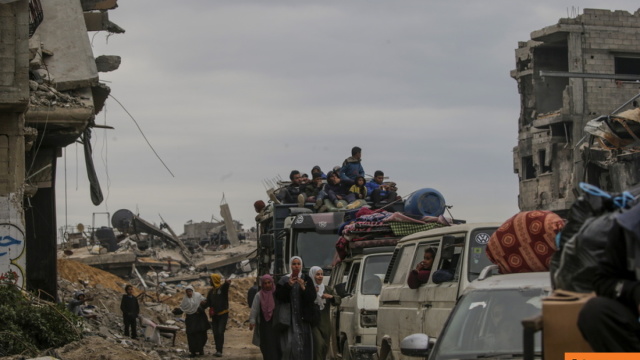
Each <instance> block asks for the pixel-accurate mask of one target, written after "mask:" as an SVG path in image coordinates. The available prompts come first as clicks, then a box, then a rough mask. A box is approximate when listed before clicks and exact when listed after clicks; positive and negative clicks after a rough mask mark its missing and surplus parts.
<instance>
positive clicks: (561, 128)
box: [550, 122, 573, 144]
mask: <svg viewBox="0 0 640 360" xmlns="http://www.w3.org/2000/svg"><path fill="white" fill-rule="evenodd" d="M550 128H551V136H552V137H553V138H562V139H564V141H563V142H565V143H567V144H571V142H572V138H573V137H572V131H573V130H572V129H573V124H572V123H569V122H561V123H558V124H551V126H550ZM555 140H556V141H557V140H558V139H555Z"/></svg>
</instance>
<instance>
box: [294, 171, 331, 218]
mask: <svg viewBox="0 0 640 360" xmlns="http://www.w3.org/2000/svg"><path fill="white" fill-rule="evenodd" d="M323 189H324V179H322V177H321V176H320V174H318V173H316V174H314V175H313V181H312V182H311V183H309V184H307V185H305V186H304V187H303V188H302V192H301V193H300V195H298V206H299V207H304V204H305V203H315V209H316V210H317V209H318V208H319V207H320V206H322V200H323V199H324V198H325V196H326V195H327V194H326V193H325V192H324V190H323Z"/></svg>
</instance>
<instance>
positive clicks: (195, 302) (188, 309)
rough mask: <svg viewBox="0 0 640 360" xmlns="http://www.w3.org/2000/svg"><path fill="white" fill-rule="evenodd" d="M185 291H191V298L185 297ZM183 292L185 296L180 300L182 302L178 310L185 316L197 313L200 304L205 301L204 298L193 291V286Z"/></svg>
mask: <svg viewBox="0 0 640 360" xmlns="http://www.w3.org/2000/svg"><path fill="white" fill-rule="evenodd" d="M187 290H191V291H193V295H192V296H191V297H189V296H187V294H186V291H187ZM184 291H185V295H184V298H182V302H181V303H180V309H182V311H184V312H185V313H186V314H187V315H191V314H195V312H196V311H198V307H199V306H200V303H201V302H202V301H203V300H205V298H204V296H202V294H200V293H199V292H197V291H195V290H194V289H193V286H191V285H189V286H187V287H186V288H184Z"/></svg>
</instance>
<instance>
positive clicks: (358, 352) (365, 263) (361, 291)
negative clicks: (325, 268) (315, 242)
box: [329, 246, 395, 360]
mask: <svg viewBox="0 0 640 360" xmlns="http://www.w3.org/2000/svg"><path fill="white" fill-rule="evenodd" d="M394 249H395V247H394V246H376V247H368V248H364V249H360V250H359V251H358V252H354V253H352V254H351V255H350V256H347V257H346V258H345V259H344V260H343V261H341V262H340V263H338V264H337V265H336V266H335V267H334V268H333V273H332V276H331V280H330V282H329V285H330V286H333V287H334V288H335V289H336V292H337V293H338V295H340V297H341V299H342V300H341V303H340V305H339V306H332V308H331V321H332V323H331V325H332V329H331V346H330V349H329V355H330V356H331V357H332V358H334V359H335V358H339V357H342V359H363V360H364V359H373V356H374V355H375V354H376V353H377V347H376V334H377V328H376V325H377V312H378V302H379V301H378V296H379V294H380V290H381V289H382V279H383V278H384V276H385V274H386V272H387V268H388V266H389V262H390V261H391V256H392V255H393V251H394Z"/></svg>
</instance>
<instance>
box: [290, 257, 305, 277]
mask: <svg viewBox="0 0 640 360" xmlns="http://www.w3.org/2000/svg"><path fill="white" fill-rule="evenodd" d="M295 259H298V260H300V274H302V268H303V267H304V263H303V262H302V258H301V257H300V256H292V257H291V259H289V269H291V264H292V263H293V260H295ZM292 274H293V270H291V272H290V273H289V275H287V276H288V277H291V275H292Z"/></svg>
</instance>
